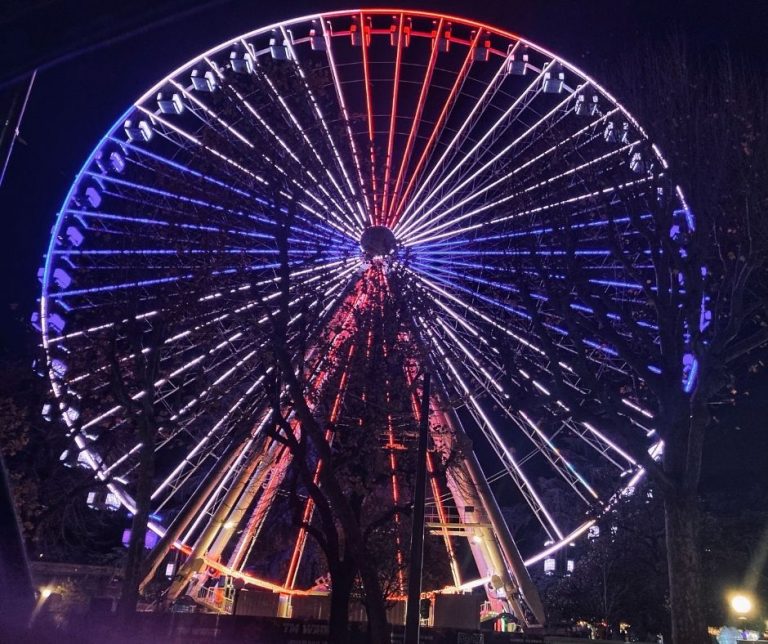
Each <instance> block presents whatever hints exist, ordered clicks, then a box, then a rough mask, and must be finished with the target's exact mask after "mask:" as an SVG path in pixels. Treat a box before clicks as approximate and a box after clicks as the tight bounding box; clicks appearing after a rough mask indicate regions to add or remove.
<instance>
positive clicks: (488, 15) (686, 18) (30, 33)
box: [0, 0, 768, 353]
mask: <svg viewBox="0 0 768 644" xmlns="http://www.w3.org/2000/svg"><path fill="white" fill-rule="evenodd" d="M352 4H353V3H350V2H338V1H335V0H325V1H324V2H317V0H315V1H309V0H290V1H283V2H279V1H265V0H249V1H244V0H229V1H227V0H208V1H206V2H197V3H195V2H191V1H190V0H154V1H150V0H133V1H132V2H121V3H112V2H103V1H97V0H78V1H77V2H74V1H70V2H65V1H56V0H53V1H50V0H49V1H46V2H43V1H40V0H5V1H4V2H0V85H2V84H3V82H7V81H8V80H9V79H11V78H13V77H15V76H18V75H21V74H24V73H25V72H28V71H30V70H31V69H33V68H34V67H35V66H38V65H43V67H42V71H40V72H39V74H38V78H37V82H36V84H35V86H34V89H33V91H32V94H31V98H30V102H29V106H28V110H27V113H26V116H25V119H24V122H23V123H22V128H21V138H22V140H21V141H20V142H19V144H18V145H17V147H16V149H15V152H14V156H13V158H12V160H11V165H10V167H9V171H8V175H7V177H6V181H5V184H4V185H3V186H2V187H0V214H1V215H2V230H3V239H4V242H5V243H4V245H3V251H2V253H0V274H2V280H0V284H2V291H3V292H2V304H3V307H2V318H1V319H0V333H2V337H1V338H0V342H1V343H2V345H1V346H0V348H2V349H5V350H10V351H11V352H14V353H19V352H26V351H28V350H29V348H30V346H31V343H32V342H33V340H34V338H33V336H32V335H31V334H27V333H26V321H27V320H28V319H29V315H30V313H31V311H32V310H33V308H34V306H35V298H36V295H37V286H38V284H37V281H36V277H35V274H36V271H37V268H38V266H40V265H41V263H42V259H41V257H42V253H43V250H44V248H45V245H46V241H47V235H48V233H49V231H50V227H51V225H52V223H53V220H54V215H55V213H56V211H57V209H58V207H59V206H60V205H61V201H62V199H63V198H64V196H65V194H66V192H67V189H68V187H69V184H70V183H71V181H72V179H73V177H74V175H75V173H76V172H77V170H78V169H79V168H80V165H81V164H82V162H83V160H84V159H85V158H86V156H87V154H88V153H89V151H90V150H91V148H92V147H93V146H94V145H95V144H96V143H97V141H98V140H99V138H100V137H101V135H102V134H103V133H104V132H105V131H106V130H107V129H108V128H109V127H110V125H111V124H112V123H113V122H114V120H115V119H116V118H117V117H118V116H119V115H120V114H121V113H122V111H123V110H124V109H125V108H126V107H127V106H128V105H129V104H130V103H131V102H132V100H133V99H135V98H136V97H137V96H138V95H140V94H141V93H143V92H144V90H146V88H147V87H149V86H150V85H152V84H154V83H155V81H156V80H158V79H159V78H160V77H162V76H164V75H165V74H166V73H167V72H168V71H170V70H172V69H174V68H176V67H177V66H179V65H180V64H182V63H183V62H185V61H186V60H188V59H190V58H192V57H194V56H195V55H197V54H198V53H200V52H201V51H203V50H205V49H207V48H209V47H211V46H213V45H215V44H217V43H219V42H221V41H223V40H225V39H227V38H231V37H233V36H235V35H237V34H239V33H242V32H245V31H248V30H251V29H254V28H257V27H259V26H261V25H264V24H268V23H271V22H275V21H278V20H281V19H287V18H291V17H295V16H300V15H303V14H306V13H313V12H316V11H320V10H332V9H346V8H349V7H350V6H352ZM388 4H389V5H390V6H393V7H413V8H422V9H432V10H442V11H445V12H447V13H454V14H459V15H464V16H467V17H470V18H474V19H477V20H481V21H484V22H488V23H491V24H494V25H497V26H499V27H502V28H506V29H508V30H510V31H513V32H516V33H518V34H520V35H522V36H525V37H527V38H529V39H531V40H533V41H535V42H537V43H539V44H541V45H542V46H544V47H546V48H548V49H551V50H552V51H554V52H556V53H559V54H561V55H563V56H564V57H565V58H567V59H569V60H571V61H572V62H574V63H575V64H577V65H579V66H580V67H582V68H583V69H584V70H585V71H587V72H590V71H592V72H596V73H597V74H598V76H599V75H600V73H601V70H606V69H607V68H608V67H609V66H610V65H611V63H612V61H614V60H615V59H616V58H617V57H619V56H621V54H622V52H623V51H625V50H628V49H632V48H633V47H634V46H636V45H637V44H638V43H640V42H641V41H643V40H651V41H652V42H653V41H655V40H661V39H663V38H664V37H665V36H666V34H668V33H669V32H670V31H674V30H677V31H680V32H682V33H683V34H684V35H685V36H687V38H688V39H689V42H690V44H691V46H692V47H694V48H696V47H700V48H724V47H728V48H730V49H731V50H732V51H733V52H735V53H736V54H738V55H742V56H744V57H746V58H747V59H749V60H751V61H753V62H754V64H755V65H757V66H759V67H761V68H762V69H765V68H766V67H768V44H766V43H767V42H768V38H767V37H766V34H768V2H766V1H765V0H735V1H734V0H730V1H722V0H717V1H714V0H711V1H709V2H707V1H706V0H700V1H698V2H695V1H693V0H581V1H578V0H535V1H534V0H476V1H475V2H470V1H469V0H463V1H457V0H446V1H443V2H419V1H417V0H411V1H410V2H405V3H404V2H397V1H392V2H389V3H388ZM118 5H119V6H118ZM132 32H137V33H136V34H135V35H133V36H131V37H127V38H125V37H124V36H125V34H129V33H132ZM103 42H109V43H110V44H107V45H105V46H101V47H98V45H99V44H100V43H103ZM94 47H96V48H94ZM82 51H85V53H79V54H78V52H82ZM56 60H59V61H60V62H58V63H57V64H49V63H51V62H52V61H56ZM10 89H13V88H12V87H10ZM609 89H610V88H609ZM8 91H9V87H8V86H7V85H6V88H5V96H6V98H7V95H8ZM2 95H3V90H2V89H0V99H2ZM1 106H2V103H1V102H0V107H1ZM2 117H3V120H4V118H5V115H4V114H3V115H2Z"/></svg>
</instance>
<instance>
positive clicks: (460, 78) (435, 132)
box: [390, 29, 482, 228]
mask: <svg viewBox="0 0 768 644" xmlns="http://www.w3.org/2000/svg"><path fill="white" fill-rule="evenodd" d="M481 34H482V30H480V29H478V30H477V31H476V33H475V37H474V39H473V40H472V42H471V44H470V46H469V47H468V48H467V55H466V56H465V58H464V62H463V63H462V66H461V68H460V69H459V72H458V73H457V74H456V77H455V79H454V81H453V85H452V86H451V90H450V92H449V93H448V96H447V97H446V99H445V102H444V103H443V107H442V109H441V110H440V115H439V116H438V118H437V120H436V121H435V124H434V126H433V128H432V132H431V133H430V135H429V138H428V139H427V142H426V144H425V145H424V147H423V149H422V151H421V155H420V156H419V160H418V161H417V163H416V165H415V167H414V168H413V170H412V171H411V172H410V179H409V180H408V185H407V186H406V187H405V190H404V191H403V193H402V195H401V194H400V190H401V188H402V186H403V182H404V180H405V175H406V171H407V169H408V164H409V162H410V156H411V153H410V152H409V151H408V149H407V148H406V154H405V155H404V156H403V159H402V161H401V162H400V170H399V171H398V173H397V181H396V182H395V188H394V190H393V193H392V206H391V209H390V210H391V213H390V214H391V226H392V228H396V227H397V225H398V223H399V219H400V215H401V214H402V210H403V206H404V204H405V203H407V201H408V196H409V195H410V193H411V190H412V189H413V187H414V184H415V182H416V181H417V179H418V177H419V175H420V173H421V171H422V168H423V167H424V166H425V164H426V163H427V162H428V161H429V159H430V158H431V154H432V151H433V149H434V145H435V143H436V142H437V140H438V137H439V135H440V133H441V132H442V129H443V127H444V125H445V122H446V121H447V120H448V116H449V114H450V111H451V108H452V107H453V106H454V105H455V104H456V99H457V96H458V93H459V92H460V91H461V87H462V85H463V84H464V81H465V80H466V78H467V75H468V74H469V70H470V69H471V67H472V62H473V61H474V50H475V48H476V47H477V45H478V42H479V41H480V35H481Z"/></svg>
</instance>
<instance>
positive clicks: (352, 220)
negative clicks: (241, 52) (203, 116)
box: [256, 30, 362, 229]
mask: <svg viewBox="0 0 768 644" xmlns="http://www.w3.org/2000/svg"><path fill="white" fill-rule="evenodd" d="M283 38H284V41H285V42H286V44H287V45H286V46H287V47H288V48H289V51H290V52H292V55H291V60H292V61H293V66H294V68H295V70H296V72H297V73H298V75H299V78H300V80H301V85H302V88H303V90H304V91H305V92H306V95H307V97H308V98H309V100H310V104H311V106H312V108H313V113H314V115H315V118H316V119H317V121H318V122H319V125H320V126H321V129H322V130H323V133H324V134H325V138H326V140H327V141H328V144H329V145H330V148H331V153H332V154H331V157H332V158H333V159H334V160H336V159H338V156H339V153H338V149H337V147H336V144H335V143H334V141H333V138H332V136H331V133H330V130H329V129H328V125H327V123H326V122H325V118H324V117H323V114H322V111H321V110H320V107H319V105H318V102H317V100H316V99H315V96H314V94H313V93H312V91H311V89H310V88H309V86H308V84H307V81H306V77H305V74H304V70H303V69H302V67H301V65H300V63H299V60H298V56H297V54H296V51H295V49H294V47H293V45H292V44H291V38H290V37H289V35H288V34H287V33H285V31H284V30H283ZM256 72H257V77H258V78H260V79H261V80H263V81H264V82H265V83H266V85H267V86H268V88H269V90H270V91H271V93H272V94H273V95H274V96H275V98H276V99H277V102H278V104H279V105H280V106H281V108H282V110H283V112H284V114H285V115H286V117H287V119H288V122H289V123H290V125H291V127H292V128H293V132H292V134H293V136H294V137H296V138H297V139H298V140H301V141H303V143H304V148H305V150H307V151H309V152H310V153H311V155H312V157H313V158H314V160H315V162H316V163H317V166H318V167H319V168H322V170H323V172H324V173H325V175H326V176H327V177H328V179H329V180H330V182H331V185H332V186H333V188H334V190H335V191H336V193H337V194H338V196H339V197H340V198H341V199H342V201H343V202H344V208H341V207H339V205H338V204H335V205H336V208H337V210H339V212H343V213H344V219H345V221H346V223H347V225H349V226H351V227H352V228H353V229H354V228H355V227H359V226H361V225H362V223H361V222H360V220H359V216H358V213H357V211H356V210H355V208H354V206H353V205H352V204H351V202H350V200H349V196H348V195H347V194H346V193H345V192H344V190H343V189H342V187H341V185H340V182H339V180H338V179H337V178H336V177H335V176H334V174H333V172H331V169H330V168H329V167H328V165H327V164H326V163H325V162H324V161H323V158H322V156H321V155H320V153H319V152H318V149H317V148H318V146H317V145H316V144H315V143H313V141H312V140H311V139H310V138H309V135H308V134H307V128H305V127H303V126H302V125H301V123H300V122H299V120H298V118H297V117H296V115H295V114H294V112H293V110H291V108H290V106H289V105H288V102H287V100H286V98H285V97H284V96H283V95H282V93H281V92H280V90H279V89H278V87H277V86H276V85H275V83H274V82H273V81H272V79H271V77H270V75H269V73H268V71H267V70H266V69H264V68H263V67H261V66H259V67H257V69H256ZM261 120H262V121H263V119H261ZM269 130H270V133H273V132H274V130H273V129H272V128H269ZM277 138H278V139H280V137H277ZM286 146H287V144H283V145H282V146H281V147H286ZM290 155H291V157H292V158H294V160H295V162H296V164H297V166H298V168H299V169H300V171H301V172H302V173H305V174H309V176H310V178H311V179H314V183H315V185H317V187H318V188H319V189H320V190H321V191H322V192H323V193H324V194H325V195H326V197H327V198H328V199H331V200H333V198H332V197H331V195H330V193H329V192H328V191H327V190H326V189H325V186H323V184H322V182H320V181H319V180H318V179H317V178H316V177H315V176H314V174H313V173H312V171H311V170H310V169H309V168H307V167H306V162H303V161H301V160H300V159H298V158H296V155H295V153H294V152H293V151H291V153H290ZM334 165H336V164H334ZM342 176H343V177H344V178H345V180H346V181H347V182H348V183H349V179H348V176H347V173H346V171H345V170H344V171H342ZM349 187H350V190H352V187H351V183H349ZM352 194H354V191H353V190H352ZM334 201H335V200H334Z"/></svg>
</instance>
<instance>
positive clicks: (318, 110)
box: [280, 26, 365, 232]
mask: <svg viewBox="0 0 768 644" xmlns="http://www.w3.org/2000/svg"><path fill="white" fill-rule="evenodd" d="M280 29H281V32H282V34H283V38H284V40H285V43H286V45H287V47H288V50H289V52H290V54H291V55H290V58H291V61H292V62H293V63H294V64H295V65H296V69H297V71H298V73H299V75H300V76H301V81H302V85H303V87H304V89H305V91H306V93H307V96H309V99H310V103H311V104H312V107H313V110H314V113H315V115H316V117H317V120H318V121H319V122H320V125H321V127H322V129H323V132H324V134H325V138H326V140H327V142H328V145H329V146H330V148H331V150H332V153H333V159H334V161H335V165H336V169H337V170H338V171H340V172H341V174H342V176H343V177H344V182H345V183H346V185H347V189H348V190H349V196H351V197H352V198H353V199H354V198H356V195H355V189H354V186H353V184H352V180H351V179H350V177H349V173H348V172H347V169H346V167H345V166H344V163H343V161H342V159H341V154H340V153H339V148H338V146H337V145H336V142H335V141H334V138H333V135H332V134H331V131H330V129H329V127H328V123H327V122H326V119H325V117H324V116H323V111H322V109H321V107H320V102H319V101H318V100H317V98H316V97H315V95H314V93H313V92H312V90H311V88H310V87H309V84H308V82H307V76H306V74H305V72H304V70H303V68H302V66H301V63H300V61H299V56H298V54H297V51H296V48H295V47H294V46H293V44H292V42H291V41H292V40H293V36H290V37H289V34H288V33H287V32H286V29H285V27H283V26H281V27H280ZM316 157H317V158H318V161H320V158H319V156H318V155H317V154H316ZM323 167H324V169H325V171H326V174H327V176H328V178H329V179H330V180H331V182H332V183H333V185H334V188H336V191H337V192H338V193H339V195H340V196H341V197H342V199H344V202H345V203H346V205H347V209H348V211H349V212H350V213H351V215H352V217H353V218H354V220H355V221H356V222H357V223H358V224H359V226H360V232H362V229H363V228H364V226H365V224H364V223H363V221H362V219H361V218H360V217H359V214H358V212H359V211H360V210H362V209H361V208H360V204H359V202H358V204H357V206H358V207H357V209H355V207H354V206H353V205H352V204H351V203H350V201H349V196H348V195H347V194H345V193H344V191H343V190H342V188H341V186H340V183H339V182H338V181H337V180H336V178H335V177H334V175H333V174H332V173H331V172H330V170H329V169H328V168H327V167H325V166H323Z"/></svg>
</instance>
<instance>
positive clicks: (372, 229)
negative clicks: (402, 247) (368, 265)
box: [360, 226, 397, 257]
mask: <svg viewBox="0 0 768 644" xmlns="http://www.w3.org/2000/svg"><path fill="white" fill-rule="evenodd" d="M396 247H397V240H396V239H395V234H394V233H393V232H392V231H391V230H390V229H389V228H387V227H386V226H368V228H366V229H365V230H364V231H363V234H362V235H361V236H360V248H361V249H362V251H363V252H364V253H365V254H366V255H368V256H370V257H386V256H387V255H391V254H392V253H394V252H395V248H396Z"/></svg>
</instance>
